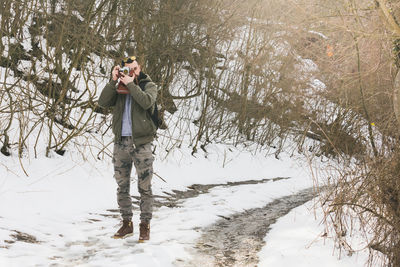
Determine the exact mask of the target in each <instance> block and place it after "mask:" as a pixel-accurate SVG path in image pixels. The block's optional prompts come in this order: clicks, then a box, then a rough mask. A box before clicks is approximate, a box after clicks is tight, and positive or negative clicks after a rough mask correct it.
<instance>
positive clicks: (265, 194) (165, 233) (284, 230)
mask: <svg viewBox="0 0 400 267" xmlns="http://www.w3.org/2000/svg"><path fill="white" fill-rule="evenodd" d="M232 150H233V152H231V151H229V150H228V149H227V147H224V146H211V147H210V150H209V153H208V155H207V158H206V157H204V155H203V154H202V153H199V154H198V155H197V157H196V158H195V157H193V156H191V155H190V151H189V150H186V151H185V149H181V150H179V151H175V152H174V153H176V154H173V155H170V156H169V157H168V160H165V159H164V160H162V159H160V158H159V159H158V160H157V161H156V162H155V171H156V173H157V174H158V175H159V176H160V177H162V178H163V179H164V180H165V181H166V182H164V181H163V180H162V179H160V178H158V177H156V176H154V178H153V193H154V194H156V195H160V196H168V194H167V193H171V192H173V191H172V190H174V189H176V190H187V186H189V185H192V184H225V183H227V182H234V181H244V180H261V179H266V178H276V177H290V178H289V179H282V180H278V181H268V182H265V183H260V184H245V185H235V186H223V185H219V186H215V187H213V188H212V189H210V190H209V191H208V192H207V193H204V194H200V195H198V196H195V197H192V198H187V199H182V200H181V201H179V205H178V206H175V207H167V206H162V207H160V208H157V209H156V210H155V211H154V215H153V220H152V231H151V240H150V241H149V242H147V243H144V244H139V243H137V239H138V220H139V213H138V210H137V209H135V211H134V218H133V219H134V223H135V234H134V236H133V237H130V238H127V239H124V240H114V239H112V238H111V236H112V235H113V234H114V232H115V231H116V230H117V229H118V227H119V222H120V219H119V217H118V212H117V210H116V209H117V203H116V183H115V181H114V179H113V168H112V164H111V160H110V159H105V160H102V161H100V160H98V161H94V160H90V159H89V160H88V161H83V160H82V159H81V158H80V156H79V155H78V154H74V153H69V152H67V153H66V155H64V156H63V157H62V156H58V155H56V154H55V155H53V156H52V158H45V157H43V158H39V159H30V160H28V159H23V160H22V162H19V160H18V158H17V157H5V156H3V155H0V266H7V267H8V266H141V267H143V266H175V265H179V266H185V263H186V262H189V261H190V260H191V258H192V257H193V255H192V254H191V251H192V250H193V248H194V247H195V246H196V240H197V239H198V238H199V237H200V235H201V229H202V228H203V227H206V226H207V225H210V224H212V223H213V222H215V221H216V220H218V219H220V218H221V216H229V215H231V214H234V213H238V212H243V211H244V210H246V209H250V208H256V207H263V206H265V205H266V204H267V203H269V202H271V201H272V200H274V199H275V198H278V197H282V196H286V195H290V194H293V193H295V192H298V191H299V190H301V189H304V188H309V187H311V186H312V185H313V182H312V179H311V178H310V175H309V171H308V166H307V164H304V163H298V162H296V161H294V160H293V159H291V158H289V157H285V156H282V158H281V159H280V160H277V159H275V158H274V157H264V156H263V155H257V156H254V155H251V154H250V153H248V152H239V151H237V150H235V149H232ZM217 152H218V153H217ZM221 152H222V153H221ZM225 152H226V153H225ZM221 155H224V157H223V158H222V157H221ZM223 162H225V163H223ZM21 163H22V166H24V169H25V170H26V172H27V173H28V175H29V177H26V176H25V175H24V173H23V171H22V168H21ZM132 180H133V181H132V192H131V193H132V195H134V196H138V192H137V188H136V183H135V182H136V177H135V173H134V172H133V173H132ZM312 203H314V202H313V201H311V202H309V203H307V204H306V205H304V206H300V207H298V208H296V209H294V210H292V212H290V213H289V214H288V215H286V216H284V217H282V218H280V219H279V220H278V221H277V223H276V224H274V225H273V227H272V229H271V230H270V232H269V233H268V234H267V236H266V237H265V242H266V245H265V246H264V248H263V249H262V250H261V251H260V252H259V253H258V257H259V259H260V264H259V265H258V266H311V267H312V266H321V263H322V262H323V263H324V266H363V265H364V263H365V262H366V260H367V255H365V254H359V253H355V254H353V256H347V255H342V257H341V258H340V259H339V258H338V253H335V252H337V251H336V250H335V249H334V246H333V242H332V240H331V239H330V237H329V236H328V237H326V238H323V237H321V234H322V233H323V232H324V227H323V225H320V224H319V222H320V221H321V218H322V217H321V216H322V213H321V211H320V210H319V209H317V210H316V211H314V210H313V209H311V204H312ZM314 214H315V215H316V216H314ZM201 265H202V266H213V264H212V262H208V261H204V262H202V263H201Z"/></svg>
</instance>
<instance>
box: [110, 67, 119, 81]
mask: <svg viewBox="0 0 400 267" xmlns="http://www.w3.org/2000/svg"><path fill="white" fill-rule="evenodd" d="M120 68H121V67H120V66H119V65H117V66H115V67H114V68H113V70H112V72H111V73H112V79H113V81H116V80H118V71H119V69H120Z"/></svg>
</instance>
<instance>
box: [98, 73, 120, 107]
mask: <svg viewBox="0 0 400 267" xmlns="http://www.w3.org/2000/svg"><path fill="white" fill-rule="evenodd" d="M116 84H117V81H113V80H111V81H110V82H109V83H107V85H106V86H105V87H104V88H103V91H101V94H100V97H99V105H100V106H101V107H104V108H107V107H112V106H114V105H115V103H116V100H117V90H116V88H115V85H116Z"/></svg>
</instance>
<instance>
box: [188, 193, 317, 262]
mask: <svg viewBox="0 0 400 267" xmlns="http://www.w3.org/2000/svg"><path fill="white" fill-rule="evenodd" d="M314 197H315V194H314V190H313V188H309V189H305V190H301V191H300V192H298V193H296V194H293V195H289V196H284V197H281V198H278V199H275V200H274V201H272V202H270V203H269V204H267V205H266V206H264V207H262V208H255V209H249V210H246V211H244V212H241V213H238V214H234V215H232V216H230V217H224V218H222V219H220V220H218V221H217V222H216V223H214V224H212V225H210V226H208V227H206V228H205V229H203V234H202V236H201V238H200V240H199V241H198V242H197V246H196V252H195V253H196V254H197V255H196V257H195V259H193V260H192V261H190V263H189V264H187V266H200V265H201V263H202V262H204V259H205V258H207V257H208V258H209V261H211V262H213V266H221V267H222V266H256V265H257V264H258V262H259V259H258V257H257V254H258V252H259V251H260V250H261V248H262V247H263V246H264V245H265V242H264V238H265V236H266V235H267V234H268V231H269V230H270V227H271V224H273V223H275V222H276V221H277V219H279V218H280V217H282V216H284V215H286V214H287V213H288V212H290V211H291V210H292V209H293V208H296V207H298V206H300V205H302V204H304V203H306V202H308V201H309V200H311V199H312V198H314ZM185 265H186V264H185Z"/></svg>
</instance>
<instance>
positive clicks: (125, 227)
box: [114, 220, 133, 239]
mask: <svg viewBox="0 0 400 267" xmlns="http://www.w3.org/2000/svg"><path fill="white" fill-rule="evenodd" d="M132 235H133V224H132V221H131V220H123V221H122V226H121V228H119V230H118V231H117V232H116V233H115V235H114V238H115V239H119V238H125V237H128V236H132Z"/></svg>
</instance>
